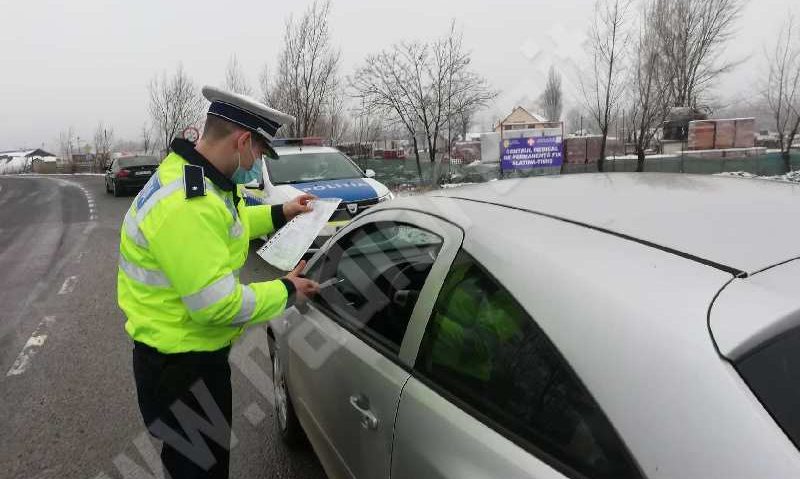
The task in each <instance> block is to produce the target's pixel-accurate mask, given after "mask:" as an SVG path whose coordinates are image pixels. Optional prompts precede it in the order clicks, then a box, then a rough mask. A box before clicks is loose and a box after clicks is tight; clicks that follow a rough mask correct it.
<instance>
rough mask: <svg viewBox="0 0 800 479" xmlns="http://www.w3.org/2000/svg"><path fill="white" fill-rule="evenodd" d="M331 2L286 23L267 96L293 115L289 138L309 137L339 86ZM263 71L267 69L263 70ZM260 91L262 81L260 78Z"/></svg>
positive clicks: (338, 55) (311, 7)
mask: <svg viewBox="0 0 800 479" xmlns="http://www.w3.org/2000/svg"><path fill="white" fill-rule="evenodd" d="M329 13H330V1H329V0H325V1H323V2H321V3H320V2H317V1H315V2H314V3H313V4H312V5H311V6H310V7H309V8H308V10H306V12H305V13H304V14H303V16H302V17H301V18H300V19H299V20H297V21H295V20H294V19H293V18H292V17H290V18H289V20H288V21H287V22H286V31H285V33H284V45H283V50H282V52H281V54H280V56H279V60H278V71H277V76H276V78H275V84H274V87H273V88H271V89H270V88H269V85H268V83H267V90H266V91H267V92H268V94H267V95H266V96H268V97H269V99H270V100H271V102H270V103H272V104H274V105H275V107H276V108H278V109H280V110H282V111H284V112H286V113H289V114H290V115H293V116H294V117H295V118H296V121H295V123H294V124H293V125H289V126H288V127H286V128H287V130H286V134H288V135H289V136H312V135H314V134H315V133H316V126H317V121H318V120H319V119H320V116H321V115H322V114H323V108H324V107H325V105H327V104H329V102H330V97H331V95H333V94H334V92H335V91H336V88H337V86H338V78H337V72H338V69H339V63H340V57H341V52H340V51H339V50H336V49H334V48H333V47H332V46H331V41H330V31H329V26H328V15H329ZM265 71H266V70H265ZM263 77H264V78H263V79H262V90H263V84H264V80H266V79H267V77H266V76H265V75H263Z"/></svg>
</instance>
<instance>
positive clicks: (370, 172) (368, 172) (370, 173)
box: [364, 170, 375, 178]
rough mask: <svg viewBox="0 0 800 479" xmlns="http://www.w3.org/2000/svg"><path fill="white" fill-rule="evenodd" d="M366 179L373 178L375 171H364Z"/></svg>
mask: <svg viewBox="0 0 800 479" xmlns="http://www.w3.org/2000/svg"><path fill="white" fill-rule="evenodd" d="M364 175H366V177H367V178H375V170H366V171H365V172H364Z"/></svg>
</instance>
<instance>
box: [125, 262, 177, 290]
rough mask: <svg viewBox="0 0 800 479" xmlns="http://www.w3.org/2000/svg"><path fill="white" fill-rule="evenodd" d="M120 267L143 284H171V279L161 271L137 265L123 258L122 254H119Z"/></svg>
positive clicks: (163, 285) (158, 285)
mask: <svg viewBox="0 0 800 479" xmlns="http://www.w3.org/2000/svg"><path fill="white" fill-rule="evenodd" d="M119 268H120V269H121V270H122V271H123V272H124V273H125V274H126V275H128V277H130V278H131V279H133V280H136V281H138V282H140V283H142V284H146V285H148V286H156V287H165V286H170V282H169V280H168V279H167V277H166V276H165V275H164V273H162V272H161V271H158V270H153V269H145V268H142V267H141V266H137V265H135V264H133V263H131V262H130V261H128V260H126V259H125V258H123V257H122V255H120V256H119Z"/></svg>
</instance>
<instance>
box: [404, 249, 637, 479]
mask: <svg viewBox="0 0 800 479" xmlns="http://www.w3.org/2000/svg"><path fill="white" fill-rule="evenodd" d="M531 294H536V290H535V288H534V287H533V286H531ZM426 296H435V297H436V301H435V304H434V307H433V310H432V313H431V315H430V319H429V320H427V324H426V325H425V326H424V334H423V337H422V340H421V341H420V345H419V351H418V353H417V354H416V359H415V364H414V368H413V376H412V377H411V378H410V379H409V381H408V382H407V384H406V386H405V388H404V390H403V392H402V397H401V400H400V404H399V407H398V415H397V426H396V428H395V438H396V439H395V444H394V449H393V457H392V474H391V476H392V479H411V478H413V479H444V478H452V479H456V478H464V477H470V478H473V479H480V478H486V479H489V478H498V477H514V478H528V479H564V478H597V479H612V478H613V479H630V478H641V477H643V476H642V475H641V473H640V471H639V469H638V467H637V466H636V464H635V462H634V461H633V460H632V458H631V456H630V454H629V452H628V450H627V448H626V447H625V446H624V444H623V442H622V441H621V440H620V439H619V437H618V436H617V434H616V432H615V430H614V428H613V427H612V425H611V424H610V423H609V421H608V419H607V418H606V416H605V414H604V413H603V411H602V410H601V409H600V407H599V405H598V404H597V403H596V402H595V401H594V400H593V399H592V396H591V394H590V393H589V391H587V390H586V389H585V387H584V386H583V385H582V383H581V381H580V379H579V378H578V377H577V376H576V375H575V373H574V372H573V371H572V369H571V368H570V366H569V364H568V363H567V362H566V361H565V359H564V358H563V357H562V356H561V355H560V353H559V352H558V350H557V349H556V347H555V346H554V345H553V344H552V343H551V342H550V340H549V339H548V338H547V337H546V336H545V335H544V333H543V332H542V330H541V329H539V327H538V326H537V325H536V322H535V319H534V318H533V317H532V315H531V314H530V313H529V312H527V311H526V310H525V309H523V308H522V307H521V306H520V304H519V303H518V302H517V300H516V299H515V298H513V297H512V296H511V294H510V293H509V292H508V290H506V289H505V288H504V287H503V285H502V283H500V281H498V280H497V279H496V278H494V277H493V276H492V275H491V274H489V273H488V272H487V270H486V269H484V268H483V267H482V266H481V265H480V264H479V263H478V262H477V261H476V260H475V259H474V258H473V257H472V256H470V255H469V254H468V253H467V252H465V251H461V252H459V253H458V256H457V257H456V259H455V261H454V262H453V265H452V268H451V270H450V272H449V273H448V274H447V277H446V279H445V280H444V282H443V285H442V287H441V290H438V292H433V291H428V290H426V291H424V292H423V298H424V297H426ZM425 319H427V318H425ZM414 320H415V321H418V320H420V318H418V317H417V318H414ZM423 322H425V321H423ZM411 328H414V329H420V328H421V326H420V325H417V324H413V325H412V326H411Z"/></svg>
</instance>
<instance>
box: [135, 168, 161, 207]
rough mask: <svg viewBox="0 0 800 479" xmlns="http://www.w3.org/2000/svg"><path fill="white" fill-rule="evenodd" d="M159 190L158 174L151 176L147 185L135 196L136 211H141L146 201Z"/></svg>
mask: <svg viewBox="0 0 800 479" xmlns="http://www.w3.org/2000/svg"><path fill="white" fill-rule="evenodd" d="M160 189H161V181H160V180H159V179H158V172H156V173H155V174H153V176H151V177H150V179H149V180H148V181H147V183H146V184H145V185H144V188H142V191H140V192H139V194H138V195H136V210H137V211H138V210H140V209H142V206H144V204H145V203H147V200H149V199H150V197H151V196H153V195H154V194H155V192H156V191H158V190H160Z"/></svg>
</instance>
